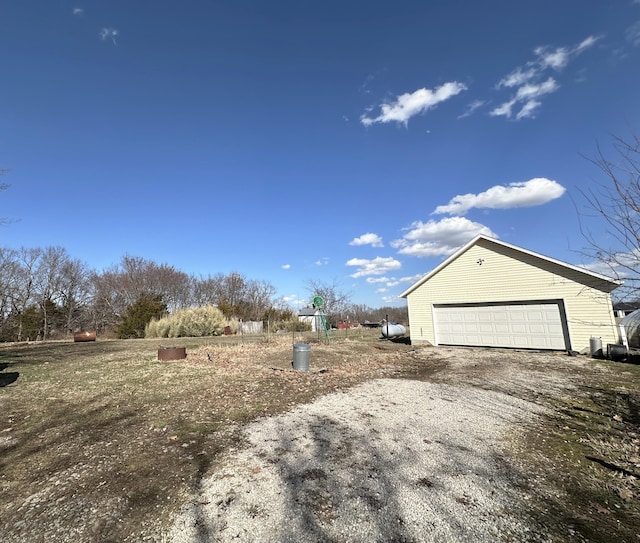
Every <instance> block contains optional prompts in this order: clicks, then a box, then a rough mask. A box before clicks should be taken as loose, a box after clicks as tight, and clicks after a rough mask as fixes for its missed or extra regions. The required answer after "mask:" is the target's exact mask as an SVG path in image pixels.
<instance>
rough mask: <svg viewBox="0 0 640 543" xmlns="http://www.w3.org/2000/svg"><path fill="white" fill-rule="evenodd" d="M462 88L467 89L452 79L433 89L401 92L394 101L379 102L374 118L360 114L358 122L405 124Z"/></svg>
mask: <svg viewBox="0 0 640 543" xmlns="http://www.w3.org/2000/svg"><path fill="white" fill-rule="evenodd" d="M464 90H467V87H466V86H465V85H464V84H462V83H458V82H457V81H452V82H448V83H444V84H443V85H441V86H439V87H437V88H436V89H435V90H431V89H427V88H422V89H418V90H417V91H415V92H412V93H405V94H401V95H400V96H398V97H397V98H396V100H395V102H392V103H383V104H381V105H380V110H381V113H380V115H378V116H377V117H374V118H371V117H367V116H366V115H362V116H361V117H360V122H361V123H362V124H363V125H365V126H370V125H372V124H375V123H390V122H397V123H402V124H404V125H405V126H406V125H407V124H408V122H409V119H411V117H414V116H416V115H419V114H420V113H424V112H425V111H428V110H429V109H432V108H434V107H436V106H437V105H438V104H440V103H441V102H444V101H446V100H448V99H449V98H452V97H454V96H456V95H457V94H460V93H461V92H462V91H464Z"/></svg>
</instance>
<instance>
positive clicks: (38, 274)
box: [0, 247, 406, 341]
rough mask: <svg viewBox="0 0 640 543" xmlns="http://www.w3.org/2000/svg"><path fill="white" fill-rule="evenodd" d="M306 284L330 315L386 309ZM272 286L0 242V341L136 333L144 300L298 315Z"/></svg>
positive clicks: (362, 315) (156, 311)
mask: <svg viewBox="0 0 640 543" xmlns="http://www.w3.org/2000/svg"><path fill="white" fill-rule="evenodd" d="M307 289H309V291H310V293H311V295H316V294H323V295H324V296H326V298H325V300H326V307H325V311H326V313H327V315H328V316H329V318H330V320H332V321H339V320H347V319H348V320H351V321H352V322H364V321H365V320H373V321H377V320H380V319H381V318H383V317H384V316H385V311H384V310H373V309H371V308H368V307H367V306H362V305H360V306H359V305H354V304H351V303H350V300H349V295H348V294H345V293H344V292H342V291H341V290H340V289H339V288H338V286H337V285H336V283H335V282H334V283H322V282H318V281H310V282H309V284H308V285H307ZM275 294H276V289H275V287H274V286H273V285H271V284H270V283H269V282H267V281H263V280H257V279H249V278H247V277H245V276H244V275H242V274H240V273H237V272H232V273H229V274H226V275H225V274H222V273H218V274H216V275H208V276H194V275H189V274H187V273H184V272H182V271H180V270H177V269H176V268H175V267H173V266H170V265H167V264H157V263H156V262H153V261H151V260H147V259H144V258H141V257H134V256H128V255H127V256H124V257H122V259H121V261H120V262H119V263H117V264H115V265H113V266H111V267H110V268H108V269H106V270H104V271H102V272H97V271H95V270H92V269H91V268H90V267H89V266H88V265H87V264H85V263H83V262H82V261H80V260H78V259H75V258H72V257H71V256H70V255H69V254H68V253H67V251H66V250H65V249H64V248H62V247H46V248H21V249H9V248H0V341H26V340H46V339H56V338H63V337H68V336H70V335H71V334H73V333H74V332H78V331H83V330H95V331H96V332H97V333H98V334H101V335H103V336H109V335H111V336H112V337H116V336H118V335H119V333H120V335H122V337H135V330H134V333H133V334H132V331H131V330H128V332H127V333H126V334H125V335H123V334H122V331H123V330H124V329H125V328H126V326H124V324H126V322H127V319H129V321H128V322H129V323H130V319H131V315H132V314H133V313H134V312H135V313H136V314H137V315H139V312H140V309H141V308H147V310H148V311H149V312H150V313H153V316H158V315H160V314H161V313H166V314H170V313H172V312H175V311H177V310H180V309H185V308H193V307H204V306H215V307H217V308H218V309H219V310H220V311H222V313H223V314H224V316H225V317H226V318H228V319H232V318H233V319H242V320H245V321H270V322H279V321H289V320H295V319H297V315H296V312H295V311H294V310H292V309H291V308H290V307H288V306H286V304H284V303H283V302H282V300H278V299H276V298H275ZM386 310H387V311H386V313H387V314H388V313H389V311H392V312H395V313H394V315H393V317H390V320H398V321H400V320H402V321H404V320H406V317H405V316H404V315H406V309H405V308H401V309H398V308H386ZM398 312H399V314H397V313H398Z"/></svg>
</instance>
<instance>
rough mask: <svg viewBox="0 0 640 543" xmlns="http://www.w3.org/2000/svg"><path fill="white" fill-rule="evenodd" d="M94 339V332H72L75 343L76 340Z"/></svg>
mask: <svg viewBox="0 0 640 543" xmlns="http://www.w3.org/2000/svg"><path fill="white" fill-rule="evenodd" d="M95 340H96V332H95V330H94V331H93V332H76V333H75V334H73V341H75V342H76V343H77V342H78V341H95Z"/></svg>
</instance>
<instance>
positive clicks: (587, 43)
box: [573, 36, 600, 53]
mask: <svg viewBox="0 0 640 543" xmlns="http://www.w3.org/2000/svg"><path fill="white" fill-rule="evenodd" d="M599 39H600V36H589V37H588V38H585V39H584V40H582V41H581V42H580V43H579V44H578V45H576V47H575V49H574V50H573V51H574V53H582V51H584V50H585V49H589V47H592V46H593V45H595V43H596V42H597V41H598V40H599Z"/></svg>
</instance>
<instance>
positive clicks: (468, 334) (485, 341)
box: [434, 302, 566, 350]
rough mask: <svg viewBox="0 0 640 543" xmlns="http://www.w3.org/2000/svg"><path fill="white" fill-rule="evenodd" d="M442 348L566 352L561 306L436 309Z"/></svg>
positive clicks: (448, 306)
mask: <svg viewBox="0 0 640 543" xmlns="http://www.w3.org/2000/svg"><path fill="white" fill-rule="evenodd" d="M434 321H435V329H436V341H437V343H438V344H440V345H478V346H487V347H519V348H525V349H556V350H565V349H566V343H565V336H564V327H563V312H561V308H560V303H558V302H549V303H546V302H542V303H526V304H519V303H518V304H504V305H496V304H478V305H464V306H451V305H447V306H442V305H441V306H436V307H435V308H434Z"/></svg>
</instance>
